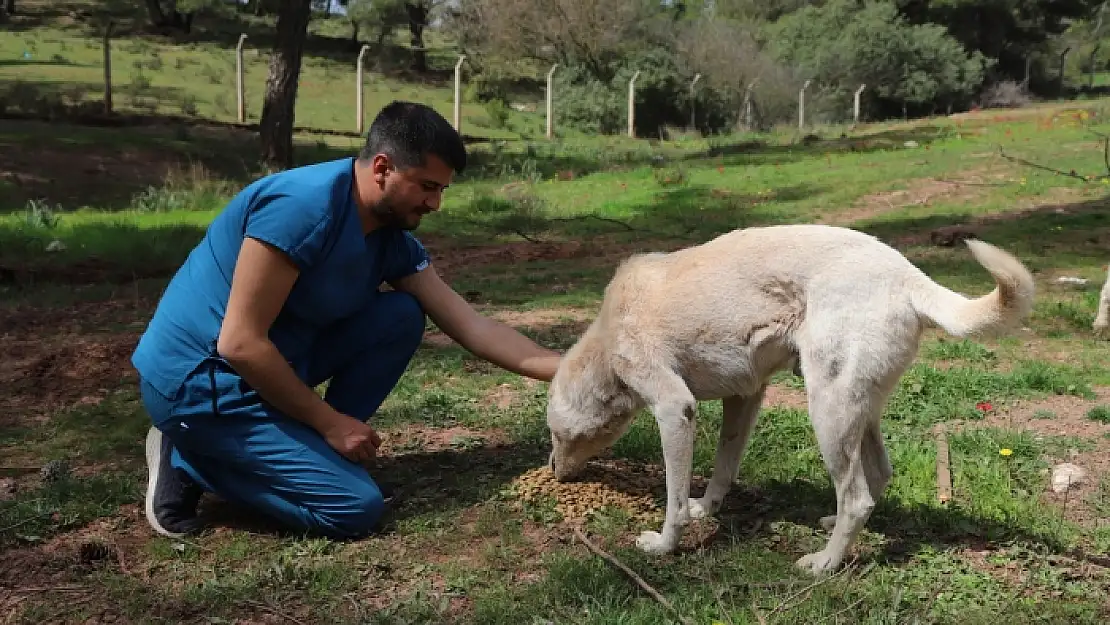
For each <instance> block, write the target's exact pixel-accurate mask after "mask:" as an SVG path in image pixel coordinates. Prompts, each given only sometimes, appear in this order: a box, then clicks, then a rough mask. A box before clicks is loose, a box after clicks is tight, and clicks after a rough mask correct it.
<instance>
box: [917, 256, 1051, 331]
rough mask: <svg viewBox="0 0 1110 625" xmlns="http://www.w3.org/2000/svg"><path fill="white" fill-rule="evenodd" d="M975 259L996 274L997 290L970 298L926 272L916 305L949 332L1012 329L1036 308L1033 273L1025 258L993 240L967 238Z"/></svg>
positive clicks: (920, 311) (924, 314) (925, 315)
mask: <svg viewBox="0 0 1110 625" xmlns="http://www.w3.org/2000/svg"><path fill="white" fill-rule="evenodd" d="M965 243H967V246H968V247H969V248H971V253H972V254H973V255H974V256H975V260H977V261H979V264H980V265H982V266H983V268H984V269H986V270H987V271H988V272H990V274H991V276H993V277H994V281H995V284H996V285H997V286H995V288H994V290H993V291H991V292H990V293H987V294H986V295H984V296H982V297H977V298H968V297H965V296H963V295H961V294H959V293H956V292H955V291H952V290H951V289H948V288H946V287H944V286H941V285H940V284H937V283H936V282H935V281H933V280H932V279H931V278H929V277H928V276H925V274H924V273H923V274H922V276H924V277H925V280H924V281H923V282H921V283H919V284H920V287H919V288H917V289H915V290H914V293H913V299H912V302H913V307H914V309H916V310H917V313H918V315H921V316H923V317H925V318H927V319H929V320H930V321H932V322H933V323H934V324H936V325H937V326H940V328H941V329H943V330H944V331H945V332H948V333H949V334H951V335H953V336H957V337H968V336H974V335H980V334H986V333H990V332H997V331H1000V330H1004V329H1008V328H1010V327H1012V326H1014V325H1016V324H1017V323H1019V322H1021V321H1022V320H1024V319H1025V318H1026V317H1027V316H1029V313H1031V312H1032V310H1033V296H1034V290H1035V287H1034V283H1033V274H1031V273H1029V270H1028V269H1026V268H1025V266H1024V265H1023V264H1021V261H1019V260H1018V259H1017V258H1015V257H1014V256H1012V255H1011V254H1009V253H1008V252H1005V251H1003V250H1001V249H999V248H997V247H995V246H993V245H991V244H989V243H985V242H983V241H979V240H977V239H967V240H966V241H965Z"/></svg>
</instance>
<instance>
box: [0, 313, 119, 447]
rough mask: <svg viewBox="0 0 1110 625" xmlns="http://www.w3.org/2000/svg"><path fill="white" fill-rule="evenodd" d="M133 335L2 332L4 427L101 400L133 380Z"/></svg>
mask: <svg viewBox="0 0 1110 625" xmlns="http://www.w3.org/2000/svg"><path fill="white" fill-rule="evenodd" d="M137 341H138V335H137V334H135V333H120V334H104V333H102V334H89V335H83V334H79V333H72V334H58V335H55V336H54V337H51V338H47V337H44V336H36V335H33V334H32V335H23V336H18V337H12V336H11V335H7V334H5V335H2V336H0V389H2V390H3V392H2V393H0V395H2V397H0V427H12V426H15V425H16V424H23V425H27V424H29V423H34V422H35V421H38V420H40V419H44V418H46V417H48V416H50V415H51V414H53V413H55V412H58V411H60V410H65V409H68V408H71V407H74V406H77V405H81V404H86V405H88V404H93V405H95V404H98V403H100V402H101V401H103V400H104V398H105V397H107V395H108V394H109V393H110V392H112V391H113V390H115V389H117V388H119V387H120V386H121V385H123V384H125V383H128V382H131V381H132V380H134V378H135V374H134V371H133V370H132V367H131V364H130V358H131V352H132V351H133V350H134V347H135V344H136V342H137Z"/></svg>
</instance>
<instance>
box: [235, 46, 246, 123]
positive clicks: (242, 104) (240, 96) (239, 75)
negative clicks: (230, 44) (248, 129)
mask: <svg viewBox="0 0 1110 625" xmlns="http://www.w3.org/2000/svg"><path fill="white" fill-rule="evenodd" d="M246 40H247V34H246V33H241V34H240V35H239V43H238V45H236V46H235V95H236V102H237V104H238V107H237V111H238V115H239V123H240V124H242V123H243V122H245V121H246V120H247V96H246V93H244V92H243V90H244V86H243V42H244V41H246Z"/></svg>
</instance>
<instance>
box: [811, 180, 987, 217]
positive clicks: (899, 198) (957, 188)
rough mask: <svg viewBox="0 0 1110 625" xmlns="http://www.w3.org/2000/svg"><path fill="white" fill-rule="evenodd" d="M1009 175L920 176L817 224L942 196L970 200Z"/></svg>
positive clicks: (922, 203)
mask: <svg viewBox="0 0 1110 625" xmlns="http://www.w3.org/2000/svg"><path fill="white" fill-rule="evenodd" d="M1006 177H1007V175H1006V174H994V175H991V176H989V177H986V178H987V180H984V179H983V178H984V176H979V175H975V174H971V173H969V174H966V175H964V176H963V177H962V178H961V179H960V180H938V179H936V178H920V179H917V180H912V181H910V183H909V187H908V188H906V189H897V190H894V191H883V192H880V193H872V194H869V195H865V196H863V197H862V198H860V199H859V200H858V201H857V202H856V204H855V205H854V206H853V207H852V208H850V209H848V210H844V211H838V212H836V213H834V214H832V215H828V216H823V217H822V218H821V219H818V220H816V223H824V224H831V225H840V226H850V225H852V224H854V223H856V222H858V221H864V220H867V219H872V218H874V217H878V216H879V215H882V214H884V213H888V212H893V211H895V210H897V209H899V208H903V207H906V206H928V205H929V203H930V202H933V201H935V200H939V199H943V200H944V201H945V202H969V201H971V200H973V199H976V198H979V197H982V196H983V195H984V194H985V193H986V190H987V189H988V188H989V187H991V186H994V185H997V184H999V183H998V182H997V181H998V180H1003V179H1005V178H1006ZM990 180H993V181H995V182H990Z"/></svg>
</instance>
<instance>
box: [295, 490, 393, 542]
mask: <svg viewBox="0 0 1110 625" xmlns="http://www.w3.org/2000/svg"><path fill="white" fill-rule="evenodd" d="M384 513H385V499H384V498H383V497H382V493H381V490H379V489H378V487H377V485H376V484H374V483H373V482H372V481H370V480H366V481H361V482H356V483H353V484H351V485H350V486H349V488H348V489H347V492H346V493H345V494H344V497H343V498H342V501H341V502H339V503H336V504H335V505H330V506H328V509H327V510H321V511H316V512H315V513H314V514H313V516H314V517H315V520H316V522H317V523H318V524H319V529H320V530H321V532H322V533H324V534H326V535H329V536H331V537H333V538H361V537H363V536H367V535H369V534H372V533H374V531H375V530H377V528H378V524H379V522H380V521H381V518H382V515H383V514H384Z"/></svg>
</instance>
